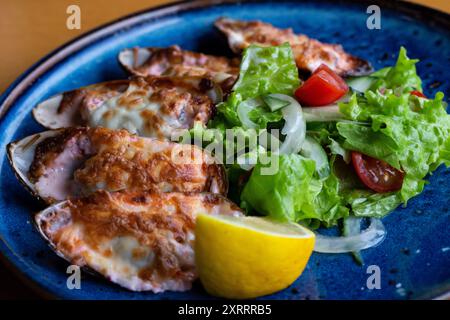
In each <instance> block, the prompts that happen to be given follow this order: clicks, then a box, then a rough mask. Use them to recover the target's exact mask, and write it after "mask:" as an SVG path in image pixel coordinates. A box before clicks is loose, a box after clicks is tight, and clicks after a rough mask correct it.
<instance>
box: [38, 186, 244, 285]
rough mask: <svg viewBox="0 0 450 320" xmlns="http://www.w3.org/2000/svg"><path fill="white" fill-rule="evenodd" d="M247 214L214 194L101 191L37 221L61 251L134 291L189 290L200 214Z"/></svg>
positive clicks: (45, 212)
mask: <svg viewBox="0 0 450 320" xmlns="http://www.w3.org/2000/svg"><path fill="white" fill-rule="evenodd" d="M199 212H202V213H207V214H225V215H235V216H239V215H242V213H241V211H240V209H239V208H238V207H237V206H236V205H234V204H233V203H231V202H230V201H228V200H227V199H225V198H223V197H221V196H218V195H214V194H192V193H152V192H144V193H142V192H140V193H133V192H117V193H113V194H110V193H107V192H97V193H95V194H93V195H92V196H90V197H88V198H84V199H79V200H75V201H72V202H66V203H64V204H63V205H57V206H55V207H53V208H50V209H47V210H46V211H43V212H42V213H40V214H38V215H37V217H36V222H37V225H38V226H39V228H40V230H41V232H42V233H43V235H44V236H45V237H46V238H47V239H48V240H49V241H50V242H51V244H52V245H53V246H54V248H55V250H56V251H58V252H59V253H60V254H62V255H63V256H64V257H65V258H66V259H68V260H69V261H71V262H72V263H76V264H77V265H80V266H88V267H90V268H92V269H94V270H96V271H97V272H99V273H101V274H102V275H104V276H105V277H106V278H107V279H109V280H111V281H113V282H115V283H118V284H120V285H121V286H124V287H126V288H128V289H130V290H136V291H142V290H151V291H153V292H162V291H165V290H174V291H185V290H188V289H189V288H190V287H191V284H192V281H193V280H194V279H195V278H196V277H197V275H196V271H195V259H194V252H193V241H194V227H195V218H196V216H197V214H198V213H199Z"/></svg>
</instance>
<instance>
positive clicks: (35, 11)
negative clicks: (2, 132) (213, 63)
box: [0, 0, 450, 92]
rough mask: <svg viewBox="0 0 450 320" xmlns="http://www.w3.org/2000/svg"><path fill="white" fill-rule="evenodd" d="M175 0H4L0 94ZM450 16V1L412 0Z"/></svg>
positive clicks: (0, 22)
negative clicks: (82, 41) (123, 22)
mask: <svg viewBox="0 0 450 320" xmlns="http://www.w3.org/2000/svg"><path fill="white" fill-rule="evenodd" d="M170 2H175V1H174V0H38V1H36V0H0V39H1V41H2V44H3V45H2V50H1V51H0V92H3V91H4V90H5V89H6V88H7V86H8V85H9V84H10V83H11V82H13V81H14V79H15V78H17V77H18V76H19V75H20V74H21V73H22V72H23V71H25V70H26V69H27V68H28V67H30V66H31V65H32V64H33V63H34V62H36V61H37V60H38V59H40V58H41V57H43V56H44V55H45V54H47V53H49V52H50V51H51V50H53V49H55V48H56V47H58V46H60V45H61V44H63V43H65V42H67V41H69V40H71V39H73V38H74V37H76V36H79V35H80V34H82V33H85V32H87V31H88V30H90V29H92V28H95V27H97V26H100V25H102V24H104V23H107V22H109V21H112V20H114V19H117V18H119V17H122V16H125V15H128V14H130V13H133V12H136V11H139V10H143V9H146V8H149V7H153V6H157V5H161V4H166V3H170ZM411 2H416V3H421V4H424V5H427V6H429V7H433V8H436V9H439V10H441V11H445V12H448V13H450V0H411ZM69 5H78V6H79V7H80V8H81V30H68V29H67V28H66V19H67V17H68V15H67V14H66V9H67V7H68V6H69Z"/></svg>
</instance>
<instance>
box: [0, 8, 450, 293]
mask: <svg viewBox="0 0 450 320" xmlns="http://www.w3.org/2000/svg"><path fill="white" fill-rule="evenodd" d="M243 2H245V3H268V2H273V1H271V0H250V1H242V0H212V1H211V0H191V1H190V0H181V1H175V2H171V3H167V4H163V5H159V6H155V7H150V8H147V9H143V10H139V11H136V12H134V13H131V14H128V15H125V16H123V17H119V18H117V19H114V20H112V21H110V22H107V23H105V24H102V25H100V26H98V27H96V28H94V29H91V30H89V31H87V32H84V33H82V34H81V35H79V36H77V37H75V38H74V39H72V40H70V41H67V42H65V43H64V44H62V45H61V46H59V47H57V48H56V49H54V50H52V51H50V52H49V53H48V54H46V55H45V56H43V57H42V58H41V59H39V60H38V61H37V62H35V63H34V64H32V65H31V66H30V67H29V68H28V69H27V70H26V71H24V72H23V73H22V74H21V75H20V76H19V77H17V78H16V80H14V81H13V82H12V83H11V84H10V85H9V86H8V87H7V88H6V89H5V90H4V92H3V93H2V94H1V95H0V123H1V122H2V121H3V120H4V118H5V116H6V114H7V113H8V111H9V110H10V109H11V107H12V106H13V105H14V104H15V102H16V101H17V100H18V99H19V98H20V97H21V96H22V95H23V94H25V93H26V92H27V90H29V89H30V88H31V87H32V86H33V84H34V83H35V81H36V80H37V79H39V77H40V76H42V75H43V74H45V73H46V72H47V71H48V70H50V69H51V68H53V67H54V66H56V65H57V64H58V63H60V62H61V61H63V60H64V59H66V58H67V57H69V56H70V55H71V54H73V53H76V52H78V51H79V50H82V49H83V48H85V47H87V46H89V45H91V44H93V43H95V42H97V41H100V40H102V39H104V38H107V37H110V36H111V35H113V34H114V33H115V32H117V31H120V30H121V29H124V28H128V27H133V26H135V25H138V24H140V23H145V22H148V21H151V20H157V19H158V18H164V17H166V16H170V15H173V14H176V13H179V12H186V11H190V10H198V9H201V8H208V7H213V6H215V5H223V4H236V3H243ZM282 2H299V3H321V2H327V3H330V2H331V1H329V0H319V1H311V0H282ZM332 3H333V4H335V5H346V4H347V5H349V4H358V5H365V4H368V5H370V4H375V5H379V6H382V7H384V8H387V9H389V10H393V11H397V12H399V13H403V14H405V15H407V16H413V17H414V18H415V19H417V20H420V21H422V22H423V23H425V24H428V25H437V26H439V27H442V28H444V29H445V28H446V29H447V30H450V14H449V13H445V12H443V11H440V10H438V9H434V8H430V7H427V6H425V5H421V4H417V3H412V2H406V1H403V0H400V1H389V0H359V1H357V0H338V1H332ZM0 261H1V262H2V263H3V265H5V266H6V268H7V269H8V270H10V271H11V272H13V273H14V274H15V275H16V276H17V277H18V278H19V280H20V281H22V282H23V283H24V285H26V286H27V287H29V288H31V289H32V290H33V291H35V292H36V293H37V294H38V295H39V296H40V297H43V298H51V299H74V297H73V296H67V295H64V294H62V293H61V292H58V291H54V290H52V288H51V287H49V286H47V285H46V284H45V282H44V281H39V280H38V279H35V277H33V276H32V275H31V274H30V273H27V272H26V271H27V270H29V269H30V267H29V266H27V265H26V263H25V262H24V261H22V258H21V257H20V256H17V255H16V253H15V252H14V251H13V250H12V249H11V248H10V247H9V246H8V243H7V242H6V241H5V239H4V238H3V236H2V234H0ZM78 299H82V298H80V297H79V298H78ZM431 299H450V291H447V292H445V291H444V292H440V293H439V294H437V295H436V296H435V297H431Z"/></svg>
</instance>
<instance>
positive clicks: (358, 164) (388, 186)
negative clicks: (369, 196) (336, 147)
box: [352, 151, 405, 193]
mask: <svg viewBox="0 0 450 320" xmlns="http://www.w3.org/2000/svg"><path fill="white" fill-rule="evenodd" d="M352 162H353V167H354V168H355V171H356V173H357V174H358V177H359V178H360V179H361V181H362V182H363V183H364V184H365V185H366V186H367V187H368V188H369V189H372V190H373V191H375V192H378V193H384V192H391V191H397V190H400V189H401V187H402V184H403V177H404V175H405V174H404V173H403V172H401V171H399V170H397V169H395V168H393V167H392V166H390V165H389V164H387V163H386V162H384V161H382V160H378V159H375V158H372V157H369V156H366V155H364V154H361V153H359V152H356V151H352Z"/></svg>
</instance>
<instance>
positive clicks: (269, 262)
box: [195, 214, 315, 299]
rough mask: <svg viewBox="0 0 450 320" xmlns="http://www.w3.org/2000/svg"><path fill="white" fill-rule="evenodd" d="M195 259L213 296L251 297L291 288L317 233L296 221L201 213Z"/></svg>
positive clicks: (196, 231) (301, 269)
mask: <svg viewBox="0 0 450 320" xmlns="http://www.w3.org/2000/svg"><path fill="white" fill-rule="evenodd" d="M195 237H196V239H195V261H196V266H197V270H198V273H199V276H200V280H201V282H202V284H203V287H204V288H205V290H206V291H207V292H208V293H209V294H211V295H214V296H218V297H223V298H230V299H247V298H255V297H259V296H263V295H267V294H270V293H273V292H276V291H279V290H281V289H284V288H286V287H288V286H289V285H290V284H292V282H294V281H295V280H296V279H297V278H298V277H299V276H300V274H301V273H302V272H303V269H304V268H305V266H306V264H307V262H308V259H309V257H310V256H311V253H312V250H313V248H314V240H315V237H314V233H313V232H311V231H309V230H308V229H306V228H303V227H301V226H300V225H298V224H294V223H279V222H274V221H271V220H268V219H266V218H260V217H233V216H220V215H219V216H211V215H204V214H200V215H199V216H198V217H197V223H196V227H195Z"/></svg>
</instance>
